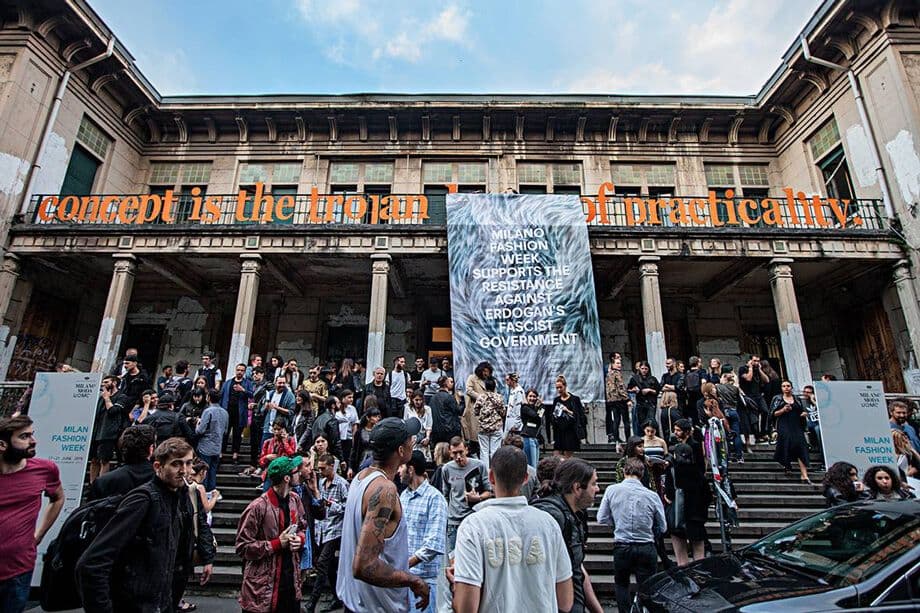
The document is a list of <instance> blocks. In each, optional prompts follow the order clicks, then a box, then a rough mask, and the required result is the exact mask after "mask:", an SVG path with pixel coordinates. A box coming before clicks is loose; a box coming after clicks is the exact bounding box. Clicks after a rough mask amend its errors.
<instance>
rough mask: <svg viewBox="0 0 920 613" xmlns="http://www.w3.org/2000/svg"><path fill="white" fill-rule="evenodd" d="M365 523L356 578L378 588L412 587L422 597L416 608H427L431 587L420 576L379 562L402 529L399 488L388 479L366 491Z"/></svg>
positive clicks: (355, 564)
mask: <svg viewBox="0 0 920 613" xmlns="http://www.w3.org/2000/svg"><path fill="white" fill-rule="evenodd" d="M362 502H363V505H362V506H363V507H364V523H363V524H361V533H360V534H359V535H358V546H357V548H356V550H355V557H354V559H353V560H352V564H351V569H352V573H354V577H355V579H359V580H361V581H364V582H365V583H370V584H371V585H376V586H378V587H409V588H410V589H411V590H412V593H413V594H415V595H416V597H418V598H419V601H418V603H417V607H418V608H419V609H424V608H425V607H427V606H428V584H427V583H425V582H424V581H423V580H422V579H420V578H419V577H418V576H416V575H413V574H410V573H408V572H406V571H401V570H396V569H395V568H393V567H392V566H390V565H389V564H386V563H385V562H384V561H383V560H381V559H380V554H381V552H383V545H384V541H385V540H386V539H388V538H389V537H391V536H393V533H394V532H396V528H397V527H398V526H399V520H400V518H401V516H402V507H401V505H400V503H399V496H398V494H397V493H396V486H395V485H394V484H393V482H392V481H390V480H389V479H387V478H379V477H378V478H377V479H374V481H373V482H371V483H370V485H368V487H367V490H365V492H364V500H363V501H362Z"/></svg>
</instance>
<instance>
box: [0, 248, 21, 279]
mask: <svg viewBox="0 0 920 613" xmlns="http://www.w3.org/2000/svg"><path fill="white" fill-rule="evenodd" d="M21 263H22V260H21V258H20V257H19V256H18V255H16V254H15V253H9V252H7V253H4V254H3V264H0V272H5V273H7V274H10V275H16V276H19V273H20V270H21Z"/></svg>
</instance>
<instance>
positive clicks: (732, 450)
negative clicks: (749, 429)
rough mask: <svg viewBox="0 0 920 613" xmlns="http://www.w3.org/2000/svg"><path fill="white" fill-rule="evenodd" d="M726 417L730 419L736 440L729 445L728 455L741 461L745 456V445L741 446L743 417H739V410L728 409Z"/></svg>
mask: <svg viewBox="0 0 920 613" xmlns="http://www.w3.org/2000/svg"><path fill="white" fill-rule="evenodd" d="M725 417H727V418H728V425H729V427H730V428H731V429H732V432H734V433H735V438H734V439H732V440H730V441H729V444H728V451H729V453H728V455H729V456H730V457H731V458H733V459H740V458H741V457H743V456H744V445H742V444H741V417H740V416H739V415H738V409H735V408H732V407H728V408H726V409H725ZM726 435H727V433H726Z"/></svg>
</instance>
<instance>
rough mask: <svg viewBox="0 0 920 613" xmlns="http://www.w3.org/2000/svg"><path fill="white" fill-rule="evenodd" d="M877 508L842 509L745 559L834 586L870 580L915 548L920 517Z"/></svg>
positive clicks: (792, 529) (756, 548) (772, 539)
mask: <svg viewBox="0 0 920 613" xmlns="http://www.w3.org/2000/svg"><path fill="white" fill-rule="evenodd" d="M904 511H905V512H903V513H902V512H899V510H895V509H894V506H892V507H891V508H890V509H877V508H873V507H872V506H866V507H850V506H846V505H845V506H842V507H835V508H833V509H828V510H827V511H823V512H821V513H818V514H817V515H813V516H811V517H808V518H805V519H803V520H801V521H798V522H796V523H794V524H792V525H790V526H788V527H786V528H782V529H781V530H779V531H777V532H774V533H773V534H771V535H769V536H766V537H764V538H762V539H761V540H759V541H757V542H755V543H754V544H752V545H751V546H750V547H748V548H747V549H746V550H745V552H746V553H744V554H743V555H753V556H756V557H765V558H768V559H769V560H771V563H773V564H775V565H777V566H779V567H780V568H789V569H791V570H792V572H795V573H798V574H805V575H809V576H811V577H814V578H815V579H819V580H824V581H827V583H828V584H829V585H830V586H832V587H842V586H845V585H853V584H856V583H859V582H861V581H865V580H867V579H869V578H871V577H872V576H873V575H875V574H876V573H877V572H879V571H881V570H883V569H884V568H885V567H886V566H887V565H888V564H890V563H891V561H892V560H896V559H897V558H898V557H899V556H901V555H902V554H904V553H905V552H907V551H909V550H910V549H912V548H913V547H914V546H915V545H916V542H917V538H918V536H920V518H918V517H917V516H916V515H914V513H913V509H911V508H910V507H904Z"/></svg>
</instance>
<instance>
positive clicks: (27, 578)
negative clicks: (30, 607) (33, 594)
mask: <svg viewBox="0 0 920 613" xmlns="http://www.w3.org/2000/svg"><path fill="white" fill-rule="evenodd" d="M31 583H32V571H31V570H30V571H29V572H27V573H22V574H21V575H16V576H15V577H10V578H9V579H4V580H3V581H0V611H3V612H4V613H22V612H23V611H25V610H26V604H28V602H29V586H30V584H31Z"/></svg>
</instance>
